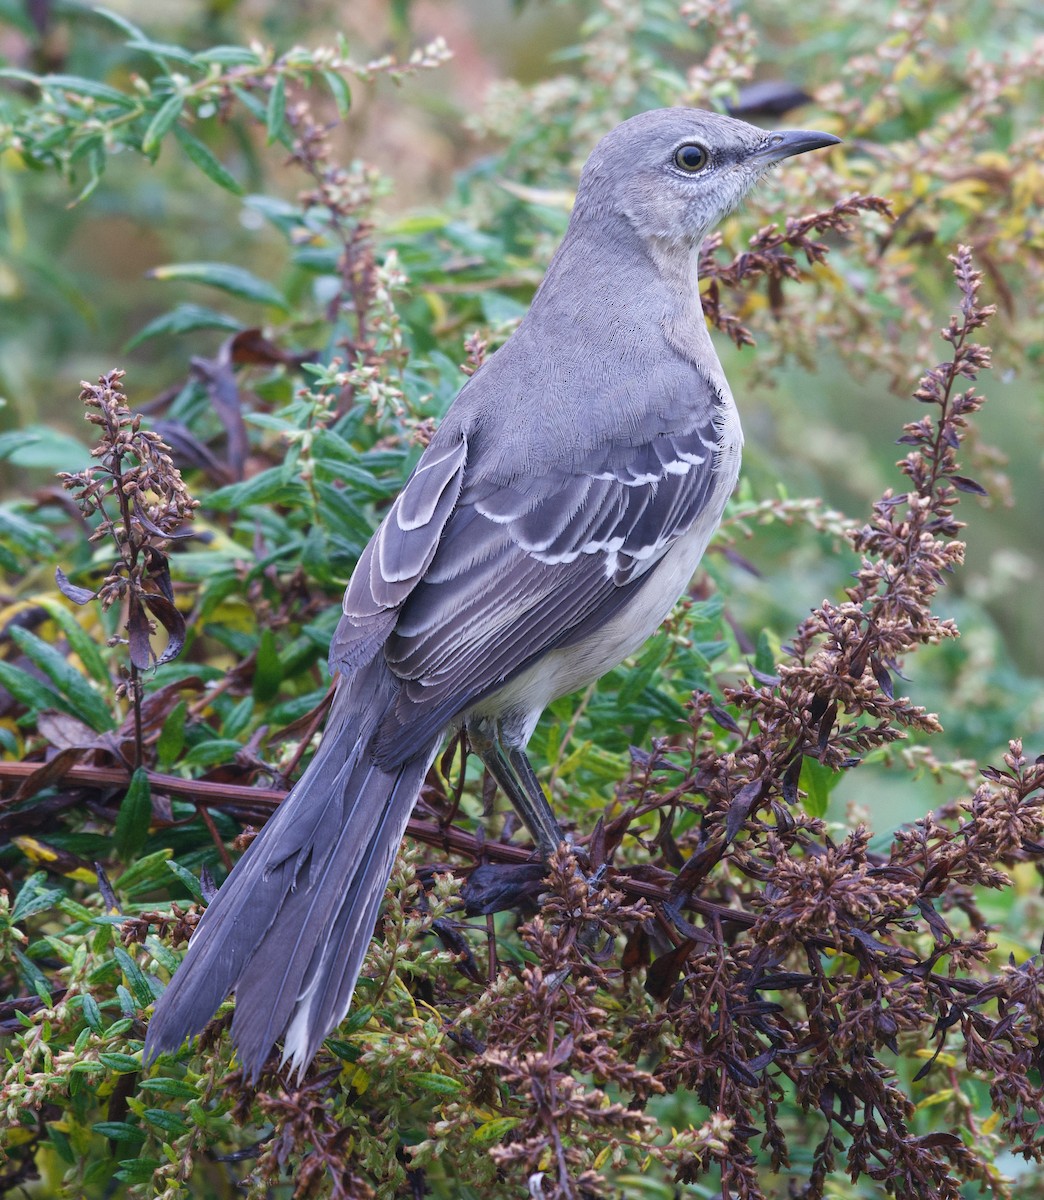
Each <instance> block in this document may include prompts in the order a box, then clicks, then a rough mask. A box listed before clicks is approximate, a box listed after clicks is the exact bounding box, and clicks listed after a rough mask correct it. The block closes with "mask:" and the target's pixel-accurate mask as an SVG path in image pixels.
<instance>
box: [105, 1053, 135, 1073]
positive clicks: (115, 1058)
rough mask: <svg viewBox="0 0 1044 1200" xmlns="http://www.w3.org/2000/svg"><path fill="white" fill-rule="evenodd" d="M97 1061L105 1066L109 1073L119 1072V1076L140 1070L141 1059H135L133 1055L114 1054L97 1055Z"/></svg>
mask: <svg viewBox="0 0 1044 1200" xmlns="http://www.w3.org/2000/svg"><path fill="white" fill-rule="evenodd" d="M98 1061H99V1062H100V1063H103V1064H104V1065H105V1066H107V1067H108V1068H109V1070H110V1071H119V1072H120V1074H121V1075H127V1074H130V1073H131V1072H132V1071H140V1070H141V1059H140V1058H135V1057H134V1055H133V1054H117V1053H115V1052H110V1053H108V1054H99V1055H98Z"/></svg>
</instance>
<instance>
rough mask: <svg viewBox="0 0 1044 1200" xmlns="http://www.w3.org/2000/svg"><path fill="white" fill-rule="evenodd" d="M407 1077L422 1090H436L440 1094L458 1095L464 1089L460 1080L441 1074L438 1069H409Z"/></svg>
mask: <svg viewBox="0 0 1044 1200" xmlns="http://www.w3.org/2000/svg"><path fill="white" fill-rule="evenodd" d="M406 1078H407V1079H408V1080H409V1082H410V1083H412V1084H414V1086H416V1087H419V1088H420V1089H421V1090H422V1091H425V1092H434V1093H435V1094H436V1095H439V1096H456V1095H458V1094H459V1093H460V1092H462V1091H463V1090H464V1085H463V1084H462V1083H461V1082H460V1081H459V1080H457V1079H453V1078H451V1077H450V1076H449V1075H440V1074H439V1073H438V1072H437V1071H407V1073H406Z"/></svg>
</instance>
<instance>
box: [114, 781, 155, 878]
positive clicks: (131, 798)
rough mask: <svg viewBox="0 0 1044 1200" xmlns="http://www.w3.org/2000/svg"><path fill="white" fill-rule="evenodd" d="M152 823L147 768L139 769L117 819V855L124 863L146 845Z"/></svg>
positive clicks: (128, 789)
mask: <svg viewBox="0 0 1044 1200" xmlns="http://www.w3.org/2000/svg"><path fill="white" fill-rule="evenodd" d="M151 821H152V788H151V787H150V786H149V776H148V773H147V772H146V770H145V768H144V767H138V769H137V770H136V771H135V772H134V774H133V775H132V776H131V781H130V786H129V787H128V788H127V792H126V795H125V796H124V797H123V801H122V802H121V804H120V811H119V815H118V816H117V817H116V835H115V843H116V853H117V854H118V855H119V856H120V858H121V860H122V861H123V862H130V861H131V859H133V858H134V857H135V856H136V855H137V853H138V851H139V850H140V849H141V848H142V846H144V845H145V841H146V839H147V838H148V836H149V824H150V822H151Z"/></svg>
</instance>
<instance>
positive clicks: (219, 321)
mask: <svg viewBox="0 0 1044 1200" xmlns="http://www.w3.org/2000/svg"><path fill="white" fill-rule="evenodd" d="M240 328H242V323H241V322H240V321H237V320H236V318H235V317H231V316H229V315H228V313H223V312H218V310H217V309H216V308H207V307H205V306H204V305H202V304H179V305H178V306H177V307H176V308H172V309H170V311H169V312H165V313H161V314H160V315H159V316H158V317H156V318H154V319H153V320H151V321H150V322H149V323H148V324H147V325H146V326H144V327H143V328H142V329H139V330H138V332H137V333H136V334H135V335H134V337H132V338H131V340H130V341H129V342H128V343H127V344H126V345H125V346H124V349H125V350H133V349H134V347H135V346H140V345H141V343H142V342H145V341H148V339H149V338H154V337H166V336H169V335H170V334H179V333H193V332H194V331H195V330H197V329H229V330H232V331H233V332H235V330H237V329H240Z"/></svg>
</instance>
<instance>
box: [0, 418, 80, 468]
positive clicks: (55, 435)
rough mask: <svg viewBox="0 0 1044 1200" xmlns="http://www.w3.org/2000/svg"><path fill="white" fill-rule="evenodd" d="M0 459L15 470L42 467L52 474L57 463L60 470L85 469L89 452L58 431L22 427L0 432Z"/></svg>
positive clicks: (47, 427) (75, 440)
mask: <svg viewBox="0 0 1044 1200" xmlns="http://www.w3.org/2000/svg"><path fill="white" fill-rule="evenodd" d="M0 459H6V460H7V462H10V463H13V464H14V465H15V466H16V467H42V468H43V469H45V470H47V471H54V470H55V469H56V467H57V466H58V465H59V464H61V466H62V467H63V469H65V470H68V471H75V470H77V469H78V468H80V467H82V466H86V464H87V463H88V461H89V460H90V451H89V450H88V449H87V447H86V446H85V445H84V444H83V442H81V441H80V440H79V438H74V437H72V436H70V435H69V434H67V433H62V431H61V430H60V429H51V428H50V427H49V426H46V425H26V426H25V427H24V428H22V429H12V430H10V431H8V432H7V433H0Z"/></svg>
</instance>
